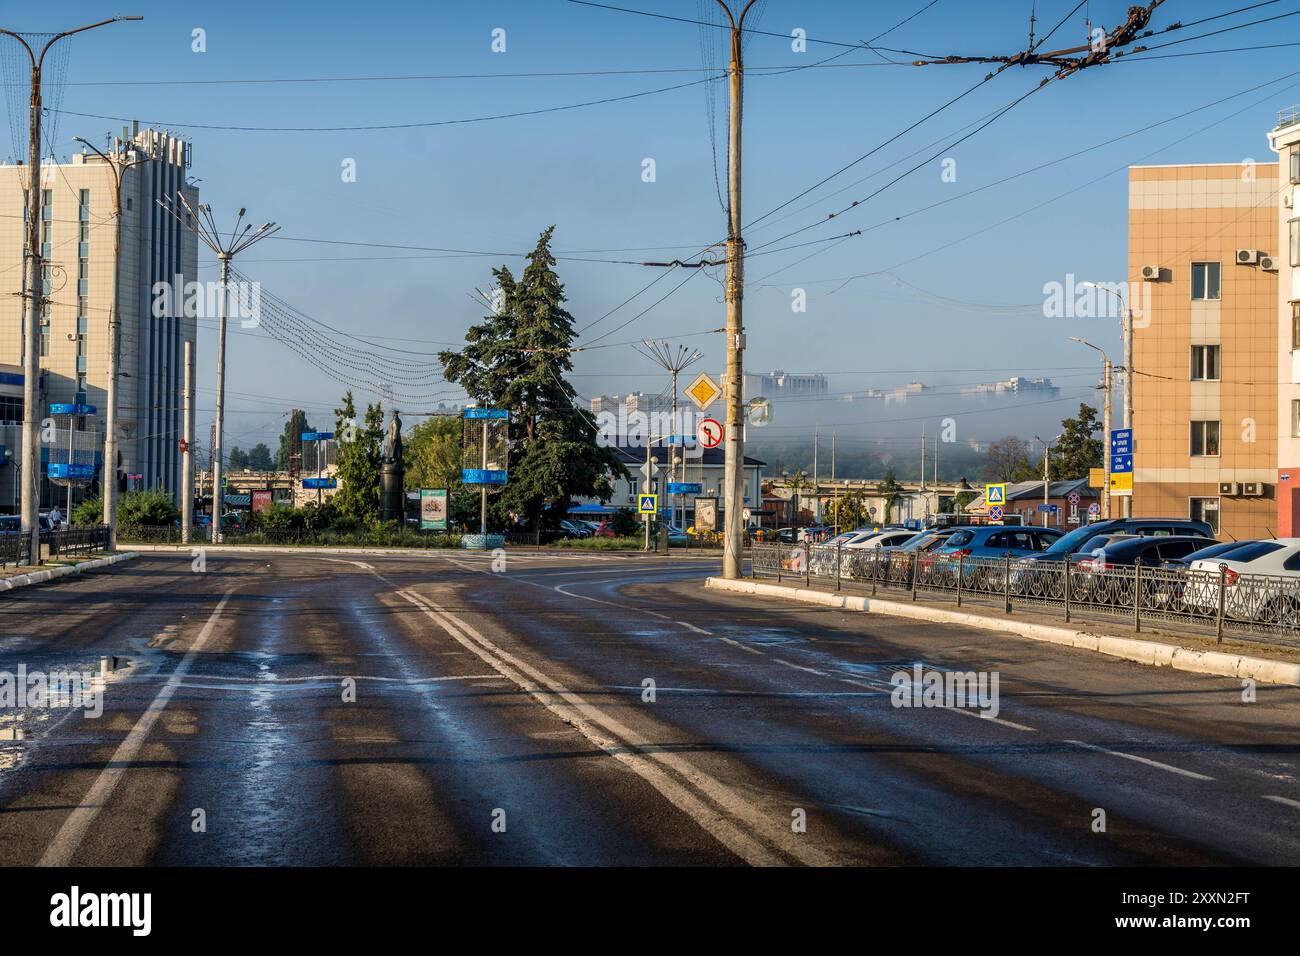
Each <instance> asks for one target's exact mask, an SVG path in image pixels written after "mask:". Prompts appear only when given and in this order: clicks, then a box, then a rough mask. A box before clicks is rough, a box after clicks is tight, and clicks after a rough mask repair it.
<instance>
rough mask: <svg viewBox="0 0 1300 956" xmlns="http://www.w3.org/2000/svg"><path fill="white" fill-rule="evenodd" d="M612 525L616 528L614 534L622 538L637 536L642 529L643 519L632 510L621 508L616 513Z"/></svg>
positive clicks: (611, 521)
mask: <svg viewBox="0 0 1300 956" xmlns="http://www.w3.org/2000/svg"><path fill="white" fill-rule="evenodd" d="M610 524H612V525H613V526H614V534H616V535H618V536H619V537H620V538H626V537H629V536H631V535H635V534H636V533H637V531H639V530H640V529H641V519H639V518H638V517H637V516H636V515H634V514H633V513H632V509H631V508H619V509H618V510H617V511H615V512H614V516H613V518H611V519H610Z"/></svg>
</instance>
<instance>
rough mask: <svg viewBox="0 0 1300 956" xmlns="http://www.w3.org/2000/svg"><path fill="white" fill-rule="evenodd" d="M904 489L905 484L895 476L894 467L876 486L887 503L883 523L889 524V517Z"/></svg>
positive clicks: (877, 492) (878, 493) (877, 491)
mask: <svg viewBox="0 0 1300 956" xmlns="http://www.w3.org/2000/svg"><path fill="white" fill-rule="evenodd" d="M902 491H903V486H902V485H900V484H899V483H898V479H897V478H896V477H894V470H893V469H892V468H891V469H889V471H887V472H885V477H884V479H883V480H882V481H881V482H880V484H879V485H877V486H876V494H877V495H879V496H880V497H881V499H882V500H883V501H884V503H885V514H884V517H883V519H882V521H881V523H882V524H889V519H890V516H891V514H892V512H893V510H894V505H895V504H897V503H898V499H899V497H900V496H901V494H902Z"/></svg>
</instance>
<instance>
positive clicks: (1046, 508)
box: [1038, 504, 1059, 515]
mask: <svg viewBox="0 0 1300 956" xmlns="http://www.w3.org/2000/svg"><path fill="white" fill-rule="evenodd" d="M1038 510H1039V511H1042V512H1044V513H1045V514H1049V515H1054V514H1056V512H1057V511H1058V510H1059V509H1058V508H1057V506H1056V505H1045V504H1044V505H1039V506H1038Z"/></svg>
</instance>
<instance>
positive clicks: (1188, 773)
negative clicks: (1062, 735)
mask: <svg viewBox="0 0 1300 956" xmlns="http://www.w3.org/2000/svg"><path fill="white" fill-rule="evenodd" d="M1066 743H1067V744H1073V745H1074V746H1076V747H1082V748H1083V749H1084V750H1093V751H1096V752H1097V753H1102V754H1110V755H1111V756H1112V757H1123V758H1124V759H1125V760H1133V761H1136V762H1137V763H1144V764H1146V765H1147V766H1148V767H1155V768H1156V769H1158V770H1167V771H1169V772H1170V773H1176V774H1179V775H1181V776H1184V777H1191V778H1192V779H1193V780H1213V779H1214V778H1213V777H1207V776H1206V775H1205V774H1203V773H1196V772H1195V771H1193V770H1184V769H1183V768H1182V767H1174V766H1170V765H1169V764H1167V763H1161V762H1160V761H1159V760H1150V759H1148V758H1147V757H1139V756H1137V754H1126V753H1124V752H1123V751H1121V750H1108V749H1106V748H1105V747H1098V746H1096V745H1095V744H1085V743H1084V742H1083V741H1082V740H1067V741H1066Z"/></svg>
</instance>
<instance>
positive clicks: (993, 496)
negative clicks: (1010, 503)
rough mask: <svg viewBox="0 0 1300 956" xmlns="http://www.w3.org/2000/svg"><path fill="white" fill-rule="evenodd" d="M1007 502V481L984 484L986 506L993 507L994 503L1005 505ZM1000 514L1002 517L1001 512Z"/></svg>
mask: <svg viewBox="0 0 1300 956" xmlns="http://www.w3.org/2000/svg"><path fill="white" fill-rule="evenodd" d="M1006 503H1007V486H1006V483H1005V482H1002V483H1000V484H996V485H985V486H984V504H985V505H986V506H988V507H992V506H993V505H1005V504H1006ZM999 511H1000V509H999ZM998 516H999V517H1001V514H1000V513H999V515H998Z"/></svg>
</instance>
